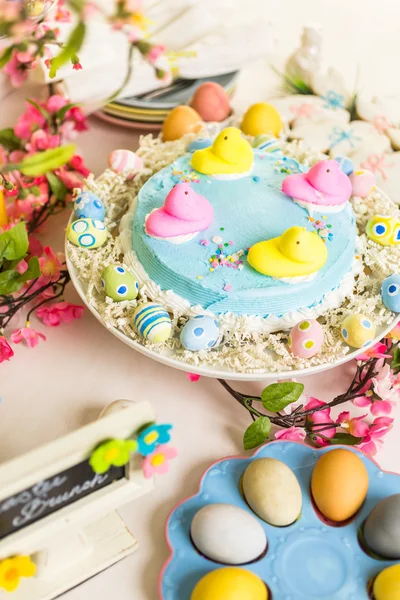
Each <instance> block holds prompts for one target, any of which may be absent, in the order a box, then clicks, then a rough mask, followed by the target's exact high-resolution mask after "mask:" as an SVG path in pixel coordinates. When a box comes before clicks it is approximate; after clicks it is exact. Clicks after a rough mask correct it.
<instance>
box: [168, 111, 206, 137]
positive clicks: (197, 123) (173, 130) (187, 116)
mask: <svg viewBox="0 0 400 600" xmlns="http://www.w3.org/2000/svg"><path fill="white" fill-rule="evenodd" d="M200 129H201V117H200V115H199V114H198V113H197V112H196V111H195V110H193V108H190V106H176V107H175V108H174V109H173V110H171V112H170V113H169V114H168V116H167V118H166V119H165V121H164V124H163V128H162V136H163V140H164V142H172V141H174V140H179V139H180V138H181V137H183V136H184V135H186V134H187V133H197V132H198V131H200Z"/></svg>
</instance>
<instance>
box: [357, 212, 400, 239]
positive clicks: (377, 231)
mask: <svg viewBox="0 0 400 600" xmlns="http://www.w3.org/2000/svg"><path fill="white" fill-rule="evenodd" d="M365 232H366V234H367V236H368V237H369V239H370V240H372V241H373V242H376V243H377V244H380V245H381V246H395V245H397V244H400V222H399V221H397V220H396V219H394V218H393V217H385V216H384V215H375V216H374V217H372V218H371V219H370V220H369V221H368V223H367V226H366V228H365Z"/></svg>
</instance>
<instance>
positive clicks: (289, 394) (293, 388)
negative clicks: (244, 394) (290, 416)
mask: <svg viewBox="0 0 400 600" xmlns="http://www.w3.org/2000/svg"><path fill="white" fill-rule="evenodd" d="M303 391H304V385H303V384H302V383H294V382H286V383H272V384H271V385H269V386H268V387H266V388H265V389H264V390H263V391H262V393H261V401H262V403H263V406H264V408H266V409H267V410H269V411H270V412H279V411H280V410H283V409H284V408H285V407H286V406H288V404H291V403H292V402H296V400H298V399H299V398H300V396H301V395H302V393H303Z"/></svg>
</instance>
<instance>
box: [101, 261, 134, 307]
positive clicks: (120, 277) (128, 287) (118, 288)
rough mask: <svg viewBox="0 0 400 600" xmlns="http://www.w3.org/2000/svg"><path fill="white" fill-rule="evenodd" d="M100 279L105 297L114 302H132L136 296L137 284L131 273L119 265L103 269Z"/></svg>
mask: <svg viewBox="0 0 400 600" xmlns="http://www.w3.org/2000/svg"><path fill="white" fill-rule="evenodd" d="M101 278H102V285H103V287H104V291H105V293H106V295H107V296H109V297H110V298H112V300H115V302H121V301H122V300H134V299H135V298H136V297H137V295H138V292H139V284H138V282H137V281H136V279H135V278H134V276H133V275H132V273H130V272H129V271H127V269H125V267H122V266H121V265H109V266H108V267H106V268H105V269H104V271H103V273H102V276H101Z"/></svg>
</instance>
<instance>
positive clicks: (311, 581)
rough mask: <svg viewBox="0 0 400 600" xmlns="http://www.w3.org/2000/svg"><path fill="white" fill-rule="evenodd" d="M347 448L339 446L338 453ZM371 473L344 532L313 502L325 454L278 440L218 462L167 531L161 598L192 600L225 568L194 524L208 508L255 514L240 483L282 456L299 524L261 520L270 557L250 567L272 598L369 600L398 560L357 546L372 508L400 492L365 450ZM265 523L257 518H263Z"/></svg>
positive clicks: (399, 482) (397, 480) (399, 484)
mask: <svg viewBox="0 0 400 600" xmlns="http://www.w3.org/2000/svg"><path fill="white" fill-rule="evenodd" d="M340 447H342V448H344V446H335V448H340ZM345 448H346V449H347V450H350V451H351V452H355V453H356V454H358V456H359V457H360V458H361V460H362V461H363V463H364V464H365V466H366V468H367V471H368V476H369V490H368V494H367V498H366V500H365V502H364V504H363V506H362V508H361V509H360V511H359V512H358V513H357V515H356V516H355V517H354V519H353V520H351V522H350V523H348V524H346V525H344V526H341V527H338V526H329V525H328V524H326V523H324V522H323V521H322V520H321V519H320V517H319V516H318V515H317V513H316V512H315V509H314V507H313V504H312V502H311V499H310V491H309V490H310V482H311V474H312V471H313V467H314V465H315V463H316V461H317V460H318V458H319V457H320V456H321V454H324V453H325V452H329V451H331V450H332V449H333V448H324V449H319V450H315V449H314V448H310V447H309V446H305V445H302V444H298V443H295V442H284V441H282V442H273V443H270V444H267V445H265V446H263V447H262V448H261V449H260V450H258V451H257V452H256V453H255V454H254V456H252V457H251V458H229V459H226V460H221V461H219V462H218V463H216V464H214V465H212V466H211V467H210V468H209V469H208V470H207V471H206V473H205V474H204V476H203V478H202V481H201V484H200V490H199V492H198V493H197V494H196V495H195V496H193V497H192V498H189V499H187V500H184V501H183V502H182V503H181V504H180V505H178V506H177V507H176V508H175V509H174V510H173V512H172V513H171V515H170V517H169V519H168V521H167V526H166V535H167V542H168V544H169V546H170V548H171V552H172V554H171V556H170V558H169V560H168V562H167V564H166V565H165V566H164V569H163V571H162V573H161V577H160V594H161V598H162V600H190V596H191V593H192V591H193V589H194V587H195V585H196V584H197V582H198V581H199V580H200V579H201V578H202V577H203V576H204V575H206V574H207V573H208V572H209V571H212V570H214V569H218V568H221V567H222V566H224V565H221V564H218V563H215V562H213V561H212V560H209V559H207V558H205V557H203V556H201V555H200V554H199V553H198V552H197V551H196V549H195V548H194V546H193V544H192V542H191V540H190V525H191V522H192V519H193V517H194V515H195V514H196V513H197V511H198V510H199V509H200V508H202V507H203V506H205V505H207V504H213V503H228V504H234V505H235V506H239V507H240V508H242V509H244V510H247V511H249V512H251V513H252V514H253V515H254V516H255V517H257V515H255V514H254V513H253V512H252V511H251V509H250V508H249V506H248V505H247V504H246V502H245V500H244V499H243V497H242V495H241V493H240V489H239V486H240V478H241V476H242V475H243V473H244V471H245V469H246V467H247V466H248V465H249V464H250V462H251V461H253V460H255V459H257V458H266V457H268V458H276V459H278V460H281V461H282V462H284V463H286V464H287V465H288V466H289V467H290V468H291V469H292V470H293V471H294V473H295V474H296V476H297V479H298V481H299V483H300V486H301V489H302V492H303V508H302V513H301V517H300V519H298V521H296V523H294V524H293V525H290V526H289V527H283V528H280V527H273V526H272V525H268V524H267V523H264V521H261V520H260V519H259V521H260V523H261V524H262V526H263V527H264V530H265V533H266V535H267V539H268V551H267V553H266V555H265V556H264V557H262V558H260V559H259V560H258V561H255V562H253V563H251V564H248V565H244V566H243V568H245V569H248V570H249V571H252V572H253V573H255V574H256V575H258V576H259V577H260V578H261V579H262V580H263V581H265V583H266V584H267V585H268V587H269V589H270V591H271V594H272V600H368V598H369V595H368V583H369V582H370V580H371V579H372V578H373V577H375V576H376V575H377V574H378V573H380V571H382V570H383V569H385V568H386V567H388V566H390V565H392V564H395V563H396V562H399V561H387V560H377V559H374V558H372V557H370V556H368V555H367V554H366V553H365V552H364V550H363V549H362V548H361V547H360V544H359V542H358V532H359V529H360V527H361V525H362V523H363V521H364V520H365V518H366V517H367V516H368V514H369V513H370V511H371V510H372V508H373V507H374V506H375V505H376V504H377V503H378V502H379V501H380V500H382V499H383V498H385V497H386V496H391V495H393V494H398V493H400V476H399V475H396V474H394V473H385V472H383V471H381V470H380V469H379V467H378V466H377V465H376V464H375V463H374V462H373V461H372V460H370V459H368V458H367V457H366V456H364V455H363V454H362V453H361V452H358V451H357V450H355V449H354V448H349V447H348V446H346V447H345ZM257 518H258V517H257Z"/></svg>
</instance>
